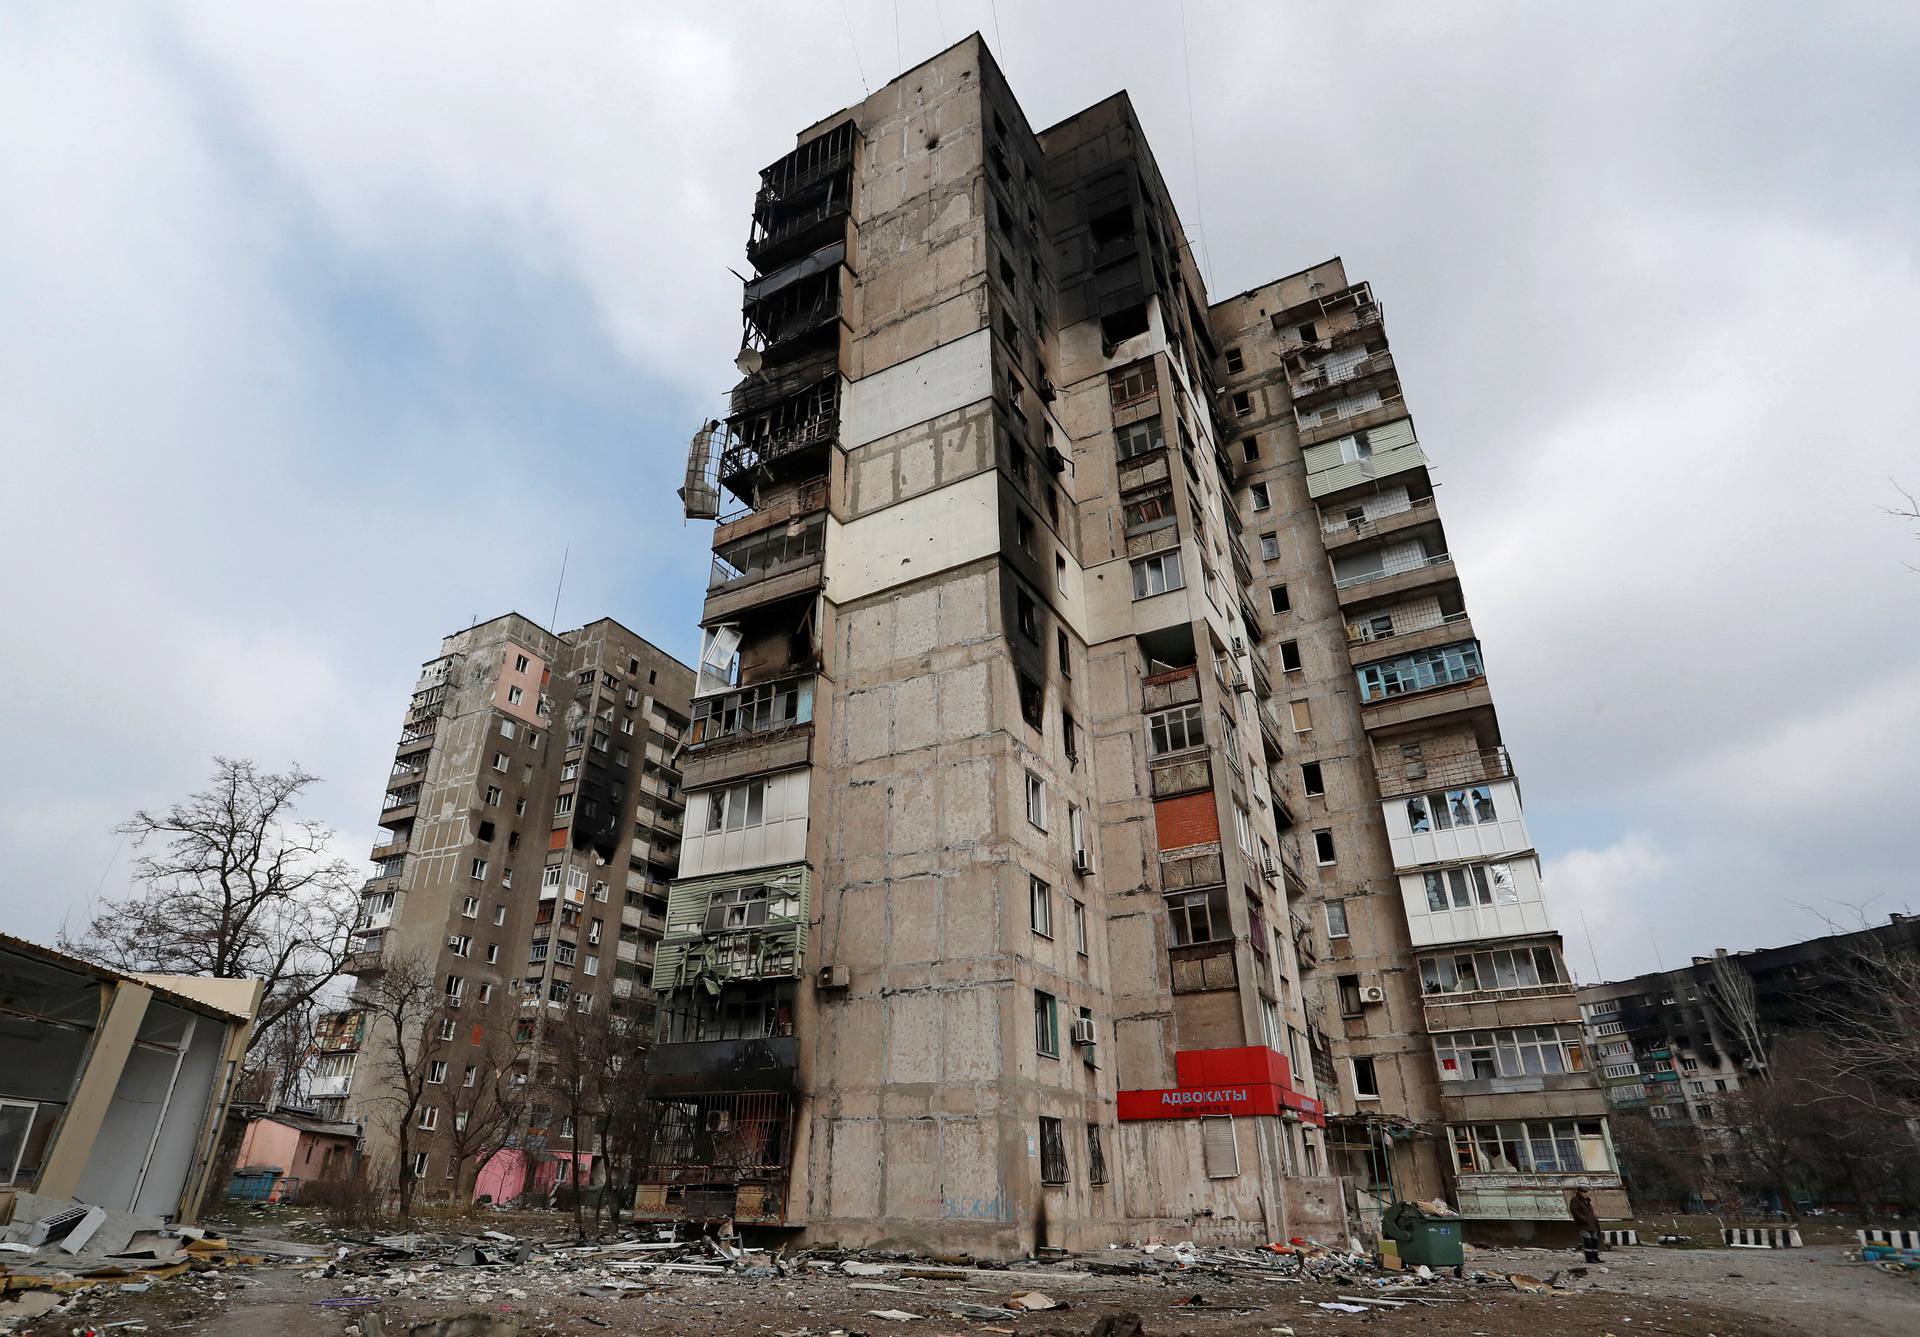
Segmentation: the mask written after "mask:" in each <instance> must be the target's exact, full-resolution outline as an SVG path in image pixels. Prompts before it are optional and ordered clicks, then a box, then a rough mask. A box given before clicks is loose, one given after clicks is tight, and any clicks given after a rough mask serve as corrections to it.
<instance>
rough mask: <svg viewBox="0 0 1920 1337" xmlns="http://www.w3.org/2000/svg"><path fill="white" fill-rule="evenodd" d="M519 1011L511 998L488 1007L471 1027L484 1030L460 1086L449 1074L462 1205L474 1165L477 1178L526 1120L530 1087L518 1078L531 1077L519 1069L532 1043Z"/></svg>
mask: <svg viewBox="0 0 1920 1337" xmlns="http://www.w3.org/2000/svg"><path fill="white" fill-rule="evenodd" d="M518 1012H519V1009H518V1008H516V1007H514V1006H513V1004H512V1002H511V1001H510V1000H509V1001H501V999H500V998H499V997H496V999H495V1001H494V1002H493V1003H490V1004H488V1005H487V1006H486V1007H485V1008H484V1009H482V1010H481V1011H480V1012H479V1014H478V1015H477V1016H475V1017H474V1019H473V1020H472V1022H471V1023H470V1025H471V1026H474V1027H478V1028H479V1030H480V1042H479V1044H478V1045H477V1046H476V1047H475V1048H474V1049H470V1050H469V1051H468V1064H467V1066H466V1067H464V1068H463V1069H462V1071H461V1072H460V1073H459V1080H458V1082H457V1084H456V1083H455V1081H454V1076H453V1074H451V1073H450V1074H449V1075H448V1079H447V1080H448V1084H447V1117H448V1118H450V1119H451V1120H452V1121H453V1122H452V1126H451V1128H450V1129H449V1131H448V1133H447V1138H448V1141H449V1142H450V1144H451V1145H452V1148H453V1153H452V1154H453V1191H454V1198H455V1199H456V1200H457V1201H460V1202H465V1201H467V1199H468V1197H469V1196H470V1195H471V1192H472V1186H471V1185H470V1184H469V1183H468V1182H467V1166H468V1164H469V1162H471V1164H472V1166H473V1170H474V1173H475V1174H476V1175H477V1174H478V1173H479V1171H480V1169H481V1168H482V1167H483V1166H484V1165H485V1164H486V1163H487V1160H488V1158H489V1157H491V1156H492V1155H493V1154H494V1153H495V1152H498V1151H499V1150H501V1149H502V1148H503V1147H505V1146H506V1145H507V1142H508V1141H509V1140H510V1139H511V1138H512V1136H513V1132H514V1130H515V1129H516V1128H518V1127H519V1126H520V1125H521V1123H522V1122H523V1121H524V1120H525V1118H526V1114H527V1106H528V1104H529V1101H528V1099H527V1090H528V1088H527V1086H526V1085H525V1084H524V1083H523V1082H521V1081H519V1080H516V1079H517V1078H521V1077H524V1075H525V1074H524V1073H521V1072H520V1071H518V1069H519V1068H520V1065H521V1064H522V1062H523V1061H524V1060H525V1058H526V1056H527V1053H528V1050H529V1048H530V1045H529V1043H528V1041H527V1039H526V1038H525V1033H524V1032H523V1031H522V1030H521V1029H520V1021H519V1016H518ZM469 1034H471V1031H470V1032H469Z"/></svg>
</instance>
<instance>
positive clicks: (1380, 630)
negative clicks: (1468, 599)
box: [1347, 605, 1473, 665]
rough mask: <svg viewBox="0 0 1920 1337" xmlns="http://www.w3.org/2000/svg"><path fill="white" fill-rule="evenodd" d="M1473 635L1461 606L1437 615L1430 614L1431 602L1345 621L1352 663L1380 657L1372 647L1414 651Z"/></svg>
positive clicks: (1449, 643) (1407, 652)
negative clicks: (1413, 610)
mask: <svg viewBox="0 0 1920 1337" xmlns="http://www.w3.org/2000/svg"><path fill="white" fill-rule="evenodd" d="M1472 638H1473V622H1472V620H1471V619H1470V618H1468V616H1467V614H1466V611H1465V610H1464V609H1462V610H1461V611H1460V612H1457V613H1446V614H1443V615H1442V616H1440V617H1434V616H1433V615H1432V610H1431V605H1429V606H1428V607H1427V608H1425V609H1420V610H1418V612H1417V614H1410V613H1409V612H1408V609H1407V607H1406V606H1402V607H1399V608H1389V609H1386V610H1384V611H1383V612H1379V613H1374V614H1367V613H1359V614H1355V615H1354V620H1353V621H1352V622H1349V623H1347V650H1348V653H1349V655H1350V656H1351V657H1352V659H1353V662H1354V664H1355V665H1360V664H1364V663H1368V662H1371V661H1372V660H1375V659H1378V658H1379V657H1380V652H1379V651H1378V650H1375V649H1373V648H1372V647H1374V646H1377V645H1386V644H1387V643H1388V642H1391V643H1392V644H1391V645H1389V646H1388V648H1389V649H1390V650H1398V651H1401V652H1402V653H1404V654H1409V655H1410V654H1415V653H1417V652H1419V651H1421V650H1433V649H1437V648H1439V647H1441V646H1446V645H1452V644H1455V643H1457V642H1459V641H1464V640H1470V639H1472Z"/></svg>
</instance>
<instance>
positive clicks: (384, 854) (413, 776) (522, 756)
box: [313, 613, 693, 1191]
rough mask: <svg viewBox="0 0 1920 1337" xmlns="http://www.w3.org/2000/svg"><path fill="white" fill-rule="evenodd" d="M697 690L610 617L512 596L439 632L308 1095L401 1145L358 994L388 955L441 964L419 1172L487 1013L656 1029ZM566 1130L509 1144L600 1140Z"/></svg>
mask: <svg viewBox="0 0 1920 1337" xmlns="http://www.w3.org/2000/svg"><path fill="white" fill-rule="evenodd" d="M692 690H693V670H692V669H690V668H688V667H687V666H686V665H685V664H682V663H681V662H679V661H678V660H676V659H675V658H673V657H672V656H671V655H668V654H667V653H666V652H664V651H662V650H660V649H658V648H657V647H655V646H653V645H652V644H650V643H649V642H647V641H646V640H645V639H644V638H643V637H641V636H639V635H636V634H635V633H634V632H632V631H629V630H628V629H627V628H625V627H623V626H621V625H620V624H619V623H618V622H615V621H613V620H612V619H609V618H603V619H601V620H599V621H597V622H590V623H588V624H587V625H586V626H584V627H580V628H578V629H577V630H574V631H569V632H563V633H560V634H558V635H556V634H554V633H552V632H549V631H547V630H546V629H544V628H542V627H540V626H538V625H537V624H535V623H533V622H531V621H529V620H528V619H526V618H524V617H521V616H520V615H519V614H517V613H509V614H506V615H504V616H501V617H496V618H493V619H492V620H490V621H487V622H482V623H479V624H477V625H475V626H473V627H470V628H468V629H467V630H465V631H461V632H457V633H455V634H454V635H451V636H448V637H446V638H445V639H444V640H443V641H442V642H441V646H440V653H439V655H437V656H436V657H435V658H433V659H430V660H428V661H427V663H426V665H425V667H423V668H422V669H421V672H420V678H419V681H418V682H417V683H416V684H415V685H414V690H413V694H412V698H411V700H410V701H409V702H408V705H407V710H406V714H405V718H404V720H403V721H402V724H401V729H400V741H399V744H398V746H397V747H396V749H395V752H394V759H393V771H392V774H391V776H390V778H389V779H388V781H387V790H386V797H385V799H384V801H383V803H382V810H381V813H380V818H379V824H380V828H381V836H380V838H379V841H378V843H377V845H376V847H375V848H374V850H373V860H374V862H375V864H376V866H377V872H376V875H375V876H374V877H373V878H372V879H371V880H370V881H369V882H368V883H367V884H366V887H365V888H364V890H363V892H362V895H361V905H360V915H359V919H358V922H357V923H356V925H355V930H354V934H355V942H354V947H355V953H354V955H353V957H352V958H351V959H350V960H349V963H348V968H349V971H350V972H351V973H352V974H353V975H354V976H355V977H356V986H355V997H354V998H350V999H349V1003H348V1006H347V1008H346V1010H345V1011H343V1012H341V1013H339V1014H337V1015H335V1016H333V1017H330V1018H328V1019H326V1021H325V1023H324V1024H323V1025H322V1026H321V1028H320V1030H319V1033H318V1035H317V1036H316V1046H315V1047H316V1049H317V1051H318V1054H319V1057H318V1060H317V1070H316V1073H315V1075H314V1078H313V1096H314V1098H315V1101H316V1103H318V1104H319V1105H320V1108H321V1112H322V1113H324V1114H327V1115H328V1116H329V1117H335V1118H339V1117H348V1118H356V1119H360V1120H362V1121H364V1123H365V1125H366V1128H367V1137H368V1151H369V1152H370V1154H371V1155H372V1157H373V1158H374V1159H375V1160H376V1161H381V1160H386V1159H390V1157H391V1155H392V1152H393V1147H394V1141H393V1135H392V1129H391V1128H390V1127H389V1126H388V1122H389V1113H390V1111H389V1104H390V1102H389V1101H388V1100H387V1098H386V1097H387V1096H388V1094H389V1093H390V1091H391V1089H392V1082H393V1078H392V1076H391V1071H390V1070H391V1065H390V1064H389V1063H386V1062H384V1061H383V1057H382V1053H381V1049H380V1047H381V1046H382V1045H384V1044H386V1043H387V1041H388V1038H389V1037H388V1036H387V1034H386V1033H385V1032H384V1031H383V1030H382V1028H381V1027H380V1026H378V1025H369V1024H368V1022H369V1018H368V1017H367V1015H366V1011H365V1002H366V997H365V995H366V993H367V991H368V990H369V989H370V988H372V987H374V985H375V982H376V981H378V980H379V979H380V977H381V976H382V975H383V974H385V973H386V972H387V971H389V970H391V969H393V968H394V965H395V963H396V962H397V961H401V960H405V961H407V962H409V963H414V962H431V963H432V964H433V968H434V975H435V977H436V979H437V980H438V982H439V994H440V1000H441V1001H440V1005H439V1007H438V1008H437V1009H436V1012H435V1014H434V1015H433V1017H432V1019H431V1024H432V1025H433V1026H434V1027H436V1028H437V1033H436V1036H435V1037H434V1038H433V1039H432V1042H431V1044H432V1048H431V1052H430V1053H426V1054H425V1057H426V1059H427V1061H428V1062H430V1063H432V1064H437V1065H438V1067H437V1069H435V1071H434V1073H433V1074H430V1075H429V1076H428V1077H427V1079H426V1081H427V1085H426V1098H425V1101H424V1104H423V1106H422V1109H421V1110H420V1111H418V1112H416V1114H415V1116H414V1119H413V1122H412V1129H413V1131H412V1134H411V1145H410V1148H409V1153H410V1154H409V1159H410V1160H411V1161H412V1162H413V1164H412V1165H411V1166H409V1167H407V1170H408V1171H409V1172H410V1173H412V1174H413V1175H414V1176H415V1177H416V1178H419V1179H422V1180H424V1181H427V1182H426V1185H425V1186H426V1187H427V1188H428V1189H429V1190H430V1191H431V1190H436V1189H439V1188H441V1187H442V1181H443V1180H444V1179H447V1178H451V1174H452V1157H451V1155H450V1154H449V1146H448V1139H449V1136H450V1134H451V1133H452V1132H453V1124H454V1122H455V1120H456V1119H457V1118H459V1117H460V1114H459V1110H460V1100H461V1096H460V1094H459V1093H460V1091H461V1090H462V1087H463V1081H465V1082H469V1083H470V1082H471V1081H472V1078H473V1069H474V1067H476V1066H477V1065H478V1064H479V1063H482V1062H486V1061H488V1060H487V1059H486V1058H484V1057H483V1056H484V1055H489V1054H493V1055H497V1053H498V1052H499V1051H498V1049H497V1047H494V1046H490V1040H491V1039H493V1038H497V1037H490V1036H489V1035H488V1034H487V1033H486V1032H487V1030H488V1028H490V1027H499V1026H513V1027H515V1028H516V1029H518V1030H524V1029H527V1028H531V1027H532V1026H533V1025H534V1024H535V1022H536V1020H537V1021H539V1022H541V1023H544V1021H545V1019H546V1018H547V1017H549V1016H551V1015H553V1014H555V1013H557V1012H558V1011H560V1010H562V1009H566V1010H570V1011H573V1012H576V1013H591V1012H594V1011H596V1010H597V1011H600V1012H610V1013H612V1014H615V1015H619V1016H624V1017H626V1018H628V1019H629V1020H631V1021H632V1022H633V1023H634V1024H635V1025H636V1026H637V1027H649V1028H650V1027H651V1026H652V1024H653V1020H654V1017H653V994H652V990H651V988H650V971H651V968H652V964H653V955H654V951H655V948H656V944H657V942H658V940H659V937H660V933H661V931H662V929H663V928H664V926H665V922H666V908H667V887H668V882H669V880H670V879H671V878H672V876H673V871H674V868H675V866H676V864H677V863H678V859H679V845H680V834H681V828H682V822H683V814H684V811H685V802H684V800H683V798H682V797H681V793H680V777H679V771H678V769H677V767H678V762H677V760H676V753H677V751H678V749H679V747H680V745H681V743H682V741H683V739H684V736H685V731H686V728H687V723H688V716H687V711H688V705H689V698H690V697H691V695H692ZM356 999H357V1001H358V1003H359V1006H356ZM423 1052H424V1051H423ZM568 1133H569V1130H566V1129H564V1128H562V1127H560V1126H559V1125H558V1124H555V1125H554V1126H553V1127H551V1128H547V1127H545V1126H542V1127H539V1128H535V1129H530V1130H527V1132H526V1133H525V1134H524V1135H523V1136H522V1137H521V1138H520V1140H517V1141H516V1142H515V1144H514V1145H516V1146H524V1145H529V1144H530V1143H529V1142H528V1140H527V1139H528V1138H532V1139H534V1141H533V1142H532V1143H531V1144H532V1145H539V1146H542V1147H544V1148H546V1149H548V1150H550V1151H554V1152H565V1153H568V1154H572V1153H574V1152H576V1151H577V1152H578V1153H579V1154H581V1155H591V1154H592V1153H591V1149H590V1148H587V1147H585V1146H582V1147H579V1148H575V1147H574V1146H573V1145H572V1140H571V1137H570V1136H568ZM468 1168H469V1169H471V1168H472V1167H468Z"/></svg>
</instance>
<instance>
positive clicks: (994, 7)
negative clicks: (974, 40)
mask: <svg viewBox="0 0 1920 1337" xmlns="http://www.w3.org/2000/svg"><path fill="white" fill-rule="evenodd" d="M987 8H988V9H990V10H991V11H992V12H993V46H994V49H995V50H996V51H998V52H999V53H1000V59H1001V61H1002V62H1003V63H1004V62H1005V60H1006V58H1007V44H1006V43H1005V42H1003V41H1001V40H1000V6H999V4H998V3H997V2H996V0H987Z"/></svg>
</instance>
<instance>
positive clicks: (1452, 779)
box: [1375, 747, 1513, 799]
mask: <svg viewBox="0 0 1920 1337" xmlns="http://www.w3.org/2000/svg"><path fill="white" fill-rule="evenodd" d="M1375 776H1376V778H1377V780H1378V781H1379V785H1380V797H1381V798H1383V799H1387V798H1398V797H1400V796H1402V795H1406V794H1420V793H1425V792H1426V791H1428V790H1433V789H1458V788H1460V787H1461V786H1463V785H1472V784H1481V783H1484V782H1486V781H1488V780H1511V779H1512V778H1513V762H1512V760H1511V759H1510V758H1509V757H1508V756H1507V750H1506V749H1505V748H1504V747H1489V748H1483V749H1481V750H1480V751H1478V752H1456V753H1454V754H1452V755H1451V756H1441V757H1431V758H1428V757H1423V758H1420V759H1419V760H1416V761H1406V762H1402V763H1401V765H1400V766H1399V767H1397V768H1387V767H1378V768H1376V769H1375Z"/></svg>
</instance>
